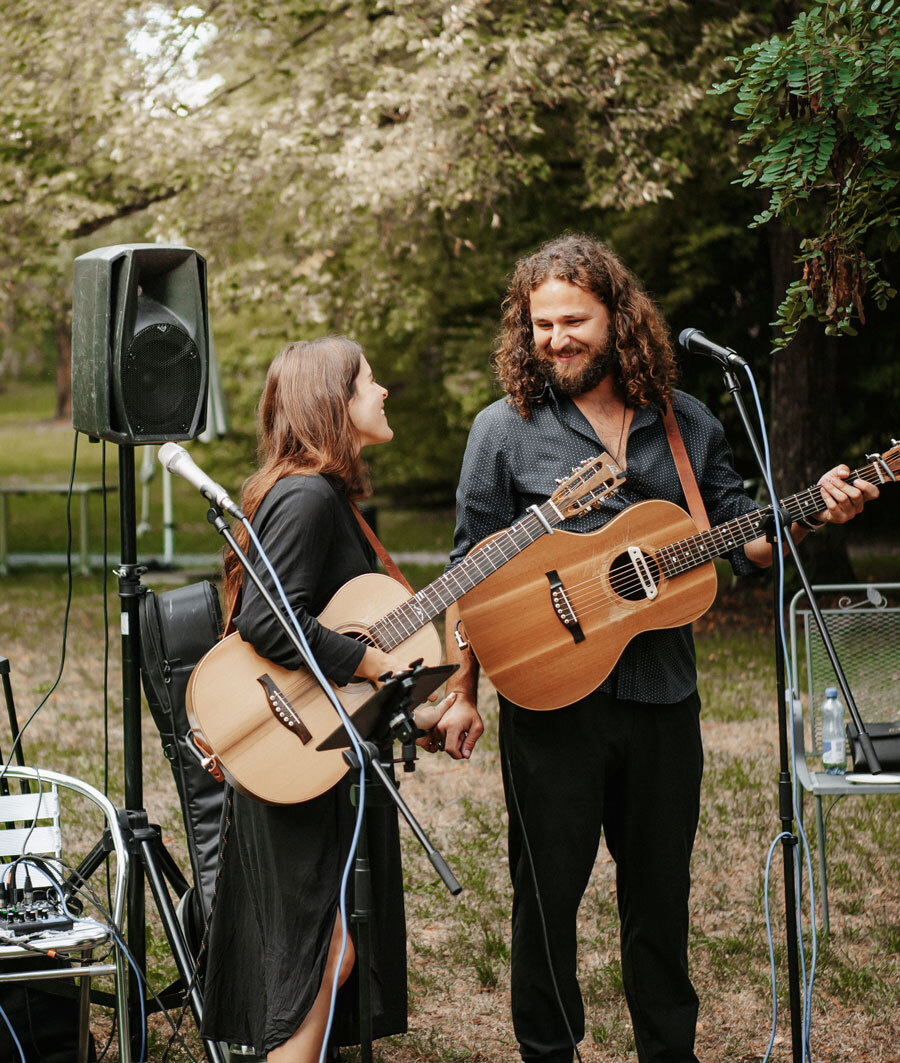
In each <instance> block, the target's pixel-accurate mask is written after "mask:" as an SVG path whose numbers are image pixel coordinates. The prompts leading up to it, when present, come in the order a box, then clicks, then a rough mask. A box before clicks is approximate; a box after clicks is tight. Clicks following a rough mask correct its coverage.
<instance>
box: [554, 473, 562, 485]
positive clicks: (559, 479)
mask: <svg viewBox="0 0 900 1063" xmlns="http://www.w3.org/2000/svg"><path fill="white" fill-rule="evenodd" d="M554 482H555V484H556V486H557V487H559V485H560V484H561V483H562V477H561V476H557V477H556V480H555V481H554Z"/></svg>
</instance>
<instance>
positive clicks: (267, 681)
mask: <svg viewBox="0 0 900 1063" xmlns="http://www.w3.org/2000/svg"><path fill="white" fill-rule="evenodd" d="M256 681H257V683H259V684H260V686H262V688H263V690H265V692H266V699H267V700H268V702H269V707H270V708H271V710H272V715H273V716H274V717H275V719H276V720H277V721H278V722H279V723H280V724H281V725H282V726H283V727H285V728H287V730H288V731H290V732H291V734H295V735H296V736H297V737H298V738H299V739H300V741H301V742H302V743H303V744H304V745H306V743H307V742H309V741H310V740H311V739H312V735H311V734H310V732H309V728H308V727H307V726H306V724H305V723H304V722H303V721H302V720H301V719H300V717H299V716H298V715H297V713H296V712H294V707H293V705H291V703H290V702H289V701H288V699H287V698H286V697H285V696H284V694H282V692H281V690H279V688H278V684H277V683H276V682H275V681H274V680H273V679H272V677H271V676H270V675H269V673H268V672H263V674H262V675H259V676H257V677H256Z"/></svg>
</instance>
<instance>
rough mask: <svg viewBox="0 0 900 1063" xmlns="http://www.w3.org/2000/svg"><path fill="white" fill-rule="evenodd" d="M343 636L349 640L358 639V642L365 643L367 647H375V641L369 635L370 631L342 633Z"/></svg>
mask: <svg viewBox="0 0 900 1063" xmlns="http://www.w3.org/2000/svg"><path fill="white" fill-rule="evenodd" d="M341 634H342V635H346V636H347V637H348V638H351V639H356V641H357V642H364V643H365V644H366V645H367V646H374V645H375V639H373V638H372V636H371V635H370V634H369V632H368V631H342V632H341Z"/></svg>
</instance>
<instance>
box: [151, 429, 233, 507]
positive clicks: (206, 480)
mask: <svg viewBox="0 0 900 1063" xmlns="http://www.w3.org/2000/svg"><path fill="white" fill-rule="evenodd" d="M156 456H157V458H159V461H160V464H161V465H162V466H163V468H165V469H168V470H169V472H171V473H174V474H175V475H176V476H180V477H181V478H182V479H183V480H187V482H188V483H189V484H192V485H193V486H194V487H196V488H197V490H198V491H199V492H200V494H201V495H203V497H204V498H208V499H209V501H210V502H212V503H214V504H215V505H217V506H218V507H219V509H224V510H225V512H226V513H230V514H231V515H232V517H236V518H237V519H238V520H243V519H244V514H243V513H242V512H241V508H240V506H238V505H237V504H236V503H235V502H232V501H231V499H230V498H229V497H228V492H227V491H226V490H225V488H224V487H222V485H221V484H217V483H216V481H215V480H213V479H212V477H210V476H207V475H206V473H205V472H204V471H203V470H202V469H201V468H200V466H199V465H198V464H197V463H196V462H195V461H194V459H193V458H192V457H191V456H190V454H188V452H187V451H186V450H185V449H184V447H180V446H179V445H178V444H177V443H163V445H162V446H161V447H160V448H159V451H158V453H157V455H156Z"/></svg>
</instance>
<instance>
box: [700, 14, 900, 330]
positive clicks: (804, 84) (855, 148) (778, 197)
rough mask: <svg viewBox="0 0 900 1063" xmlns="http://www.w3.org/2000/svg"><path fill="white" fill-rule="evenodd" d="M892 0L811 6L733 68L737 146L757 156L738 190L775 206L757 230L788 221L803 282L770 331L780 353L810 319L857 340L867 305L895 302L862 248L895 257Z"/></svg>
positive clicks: (898, 87)
mask: <svg viewBox="0 0 900 1063" xmlns="http://www.w3.org/2000/svg"><path fill="white" fill-rule="evenodd" d="M898 10H900V8H898V5H897V4H896V3H895V0H869V2H864V0H842V2H840V3H838V2H826V3H816V4H814V6H812V7H811V8H810V10H809V11H807V12H803V13H802V14H800V15H799V16H798V17H797V19H796V20H795V21H794V22H793V24H792V25H791V27H790V29H789V31H788V32H787V33H785V34H784V35H782V36H773V37H770V38H769V39H768V40H765V41H761V42H759V43H757V44H754V45H752V46H751V47H749V48H747V49H745V51H744V52H743V54H742V55H741V56H737V57H731V58H730V62H731V63H733V65H734V71H735V77H733V78H732V79H731V80H729V81H727V82H724V83H722V84H719V85H716V86H714V88H713V90H712V91H713V92H715V93H719V94H721V93H729V92H735V91H736V93H737V102H736V104H735V105H734V113H735V114H736V115H737V116H738V119H739V120H740V121H742V122H744V123H745V124H746V130H745V132H744V133H743V134H742V136H741V138H740V140H741V142H742V143H744V144H753V145H756V146H757V149H758V153H757V155H756V156H755V157H754V158H753V159H752V161H751V162H750V163H749V165H748V166H747V169H745V170H744V173H743V177H742V178H741V179H739V182H736V183H740V184H742V185H744V186H745V187H746V186H750V185H756V186H758V187H759V188H760V189H761V190H762V191H763V192H765V193H766V194H767V195H768V205H767V206H766V208H765V209H764V210H763V211H762V212H761V213H759V214H757V215H756V216H755V217H754V219H753V222H752V226H759V225H764V224H766V223H768V222H771V221H773V220H775V219H784V220H786V219H790V221H791V224H792V225H794V226H795V227H796V228H798V229H800V231H801V232H805V233H807V235H806V236H805V237H804V238H803V239H802V240H801V243H800V256H799V262H800V263H802V266H803V273H802V277H801V278H799V279H798V280H796V281H794V282H793V283H792V284H791V285H790V286H789V287H788V289H787V291H786V292H785V295H784V299H783V300H782V302H781V305H780V306H779V308H778V315H777V320H776V321H775V322H774V323H773V324H775V325H776V327H777V328H778V329H779V330H780V336H779V338H778V339H777V340H776V342H775V346H776V348H781V347H785V346H786V345H787V344H788V343H789V342H790V340H791V338H792V337H793V335H794V333H795V332H796V331H797V328H798V327H799V325H800V322H801V321H803V320H804V319H805V318H810V317H811V318H815V319H816V320H818V321H821V322H823V323H825V326H826V327H825V331H826V333H828V334H829V335H855V328H854V322H855V321H858V322H859V323H860V324H864V323H865V308H864V303H863V299H864V297H866V296H868V297H869V298H870V299H871V300H872V301H874V303H875V304H876V305H877V306H878V308H879V309H881V310H883V309H884V308H885V306H886V304H887V302H888V300H889V299H891V298H893V296H894V295H896V291H895V289H894V288H893V287H891V285H890V283H889V282H888V280H887V278H886V277H885V276H884V275H883V273H882V271H881V269H880V265H881V264H880V262H879V261H878V260H874V259H872V258H870V257H869V255H868V254H867V248H871V246H872V245H873V244H875V243H876V241H882V240H883V241H884V244H885V245H886V246H887V248H888V249H889V250H896V249H897V248H898V247H900V234H898V230H897V224H898V206H900V195H898V184H900V170H898V152H897V139H896V133H897V130H898V128H900V124H898V115H900V16H898Z"/></svg>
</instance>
